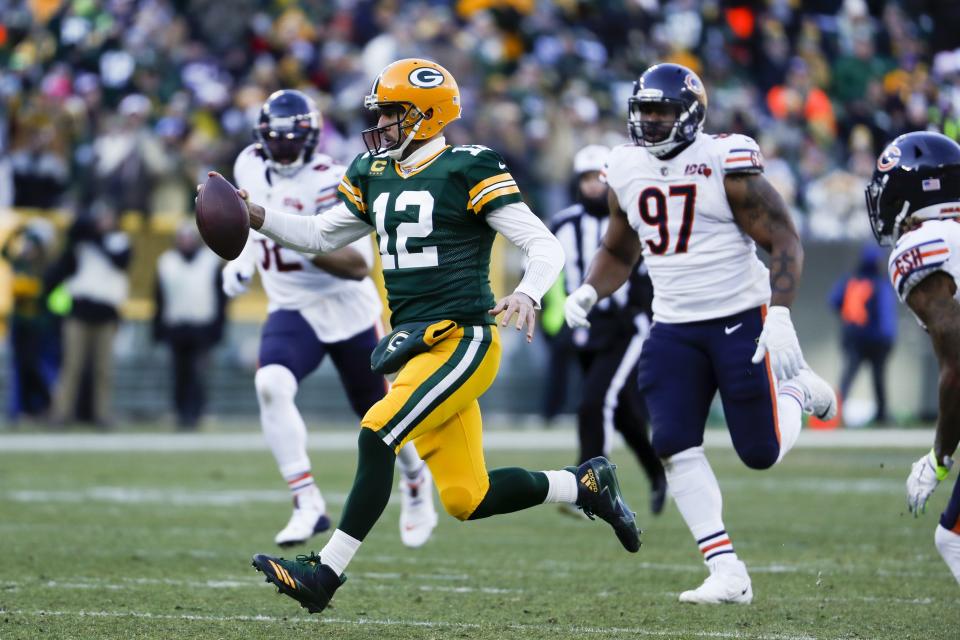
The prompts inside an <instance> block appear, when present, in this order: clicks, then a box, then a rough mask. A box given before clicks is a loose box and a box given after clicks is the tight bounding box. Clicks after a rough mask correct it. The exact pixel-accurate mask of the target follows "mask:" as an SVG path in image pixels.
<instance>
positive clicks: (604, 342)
mask: <svg viewBox="0 0 960 640" xmlns="http://www.w3.org/2000/svg"><path fill="white" fill-rule="evenodd" d="M609 152H610V150H609V149H608V148H607V147H604V146H602V145H589V146H586V147H584V148H583V149H581V150H580V151H579V152H578V153H577V154H576V156H575V157H574V161H573V170H574V177H573V185H572V189H571V191H572V192H573V193H574V194H575V199H576V203H575V204H573V205H572V206H570V207H568V208H566V209H564V210H562V211H560V212H559V213H557V214H556V215H555V216H554V217H553V219H552V221H551V231H553V233H554V235H556V237H557V239H558V240H560V242H561V244H562V245H563V249H564V252H565V253H566V265H565V267H564V278H565V281H566V292H567V294H569V293H570V292H572V291H573V290H574V289H576V288H577V287H579V286H580V283H581V282H582V281H583V278H584V276H585V274H586V269H587V268H588V267H589V265H590V261H591V260H593V256H594V254H595V253H596V252H597V250H598V249H599V248H600V243H601V241H602V240H603V235H604V233H605V232H606V229H607V221H608V217H607V216H608V215H609V210H608V209H607V186H606V184H605V183H604V182H603V181H602V179H601V171H602V169H603V166H604V164H605V163H606V160H607V155H608V154H609ZM652 300H653V285H652V284H651V283H650V277H649V276H648V275H647V269H646V265H644V264H643V261H642V260H641V261H640V262H639V263H638V264H637V267H636V269H635V270H634V272H633V275H632V276H631V277H630V280H629V281H628V282H627V284H625V285H624V286H623V287H621V288H620V289H619V290H618V291H617V292H616V293H614V294H613V295H612V296H610V297H609V298H607V299H605V300H602V301H601V302H599V303H598V304H597V306H596V307H594V309H593V310H592V311H591V312H590V316H589V320H590V325H591V326H590V328H589V329H585V328H578V329H576V330H575V331H574V333H573V345H574V349H575V351H576V357H577V359H578V361H579V364H580V368H581V370H582V372H583V384H582V386H581V397H580V405H579V410H578V412H577V429H578V435H579V439H580V457H579V458H578V460H577V463H578V464H579V463H582V462H583V461H585V460H589V459H590V458H593V457H594V456H599V455H603V456H609V455H610V447H611V440H612V438H613V431H614V429H616V430H617V431H619V432H620V433H621V434H622V435H623V439H624V441H625V442H626V443H627V446H629V447H630V449H631V450H632V451H633V453H634V455H635V456H636V457H637V460H639V462H640V464H641V466H642V467H643V470H644V471H645V472H646V474H647V477H648V478H649V479H650V485H651V499H650V510H651V511H652V512H653V513H655V514H657V513H660V512H661V511H662V510H663V504H664V500H665V498H666V489H667V481H666V477H665V476H664V473H663V465H662V464H661V463H660V459H659V458H658V457H657V455H656V454H655V453H654V451H653V447H652V446H651V445H650V439H649V437H648V435H647V420H646V408H645V406H644V402H643V397H642V395H641V394H640V389H639V385H638V384H637V363H638V361H639V359H640V349H641V347H642V346H643V341H644V339H645V338H646V337H647V333H648V331H649V327H650V317H651V306H650V305H651V302H652Z"/></svg>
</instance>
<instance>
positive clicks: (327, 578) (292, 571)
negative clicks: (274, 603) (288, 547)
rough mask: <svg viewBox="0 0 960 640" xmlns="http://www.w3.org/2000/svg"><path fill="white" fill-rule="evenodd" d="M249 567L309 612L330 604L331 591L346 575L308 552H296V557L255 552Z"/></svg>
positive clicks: (318, 610) (319, 610)
mask: <svg viewBox="0 0 960 640" xmlns="http://www.w3.org/2000/svg"><path fill="white" fill-rule="evenodd" d="M252 564H253V568H254V569H256V570H257V571H262V572H263V574H264V575H265V576H266V580H267V582H272V583H273V584H275V585H276V586H277V591H278V592H279V593H282V594H284V595H287V596H290V597H291V598H293V599H294V600H296V601H297V602H299V603H300V606H301V607H303V608H304V609H306V610H307V611H309V612H310V613H320V612H321V611H323V610H324V609H326V608H327V605H328V604H330V599H331V598H333V594H334V592H336V590H337V589H339V588H340V585H342V584H343V583H344V582H346V581H347V576H338V575H337V574H336V572H334V570H333V569H331V568H330V567H329V566H327V565H325V564H321V562H320V556H319V555H318V554H316V553H313V552H311V553H310V555H309V556H305V555H299V556H297V559H296V560H284V559H283V558H273V557H271V556H267V555H263V554H262V553H258V554H257V555H255V556H253V563H252Z"/></svg>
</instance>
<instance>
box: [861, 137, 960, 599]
mask: <svg viewBox="0 0 960 640" xmlns="http://www.w3.org/2000/svg"><path fill="white" fill-rule="evenodd" d="M866 195H867V213H868V214H869V216H870V225H871V227H872V228H873V233H874V235H875V236H876V237H877V241H878V242H879V243H880V244H881V245H886V246H890V245H895V248H894V250H893V252H892V253H891V254H890V262H889V265H890V267H889V273H890V282H891V283H892V284H893V288H894V289H895V290H896V292H897V296H898V297H899V298H900V300H901V301H903V302H905V303H906V304H907V306H908V307H910V310H911V311H913V313H914V315H915V316H916V317H917V319H918V320H919V321H920V324H921V325H922V326H923V327H924V329H926V331H927V333H928V334H929V335H930V341H931V342H932V343H933V350H934V353H936V356H937V360H938V361H939V363H940V413H939V416H938V418H937V430H936V435H935V436H934V441H933V448H932V449H931V450H930V452H929V453H926V454H924V456H923V457H922V458H920V459H919V460H917V461H916V462H915V463H914V464H913V467H912V468H911V470H910V476H909V477H908V478H907V506H908V508H909V509H910V511H911V512H912V513H913V514H914V516H918V515H919V514H920V513H922V512H924V511H925V510H926V505H927V500H928V499H929V498H930V495H931V494H932V493H933V490H934V489H936V487H937V485H938V484H939V483H940V482H941V481H943V480H945V479H946V477H947V475H948V474H949V473H950V467H952V466H953V460H952V456H953V455H954V454H955V453H956V450H957V444H958V442H960V301H958V300H960V291H958V287H957V283H958V281H960V224H957V223H958V222H960V145H958V144H957V143H956V142H954V141H953V140H951V139H950V138H948V137H946V136H944V135H941V134H939V133H932V132H928V131H918V132H914V133H907V134H905V135H902V136H900V137H899V138H897V139H895V140H894V141H893V142H891V143H890V144H889V145H887V148H886V149H884V151H883V153H881V154H880V157H879V158H878V159H877V167H876V169H875V170H874V172H873V179H872V180H871V181H870V184H869V185H868V186H867V191H866ZM934 543H935V544H936V547H937V551H939V552H940V555H941V557H943V560H944V561H945V562H946V563H947V566H948V567H949V568H950V572H951V573H952V574H953V577H954V578H956V580H957V582H958V583H960V482H955V483H954V485H953V494H951V496H950V501H949V502H948V503H947V508H946V509H945V510H944V512H943V513H942V514H941V516H940V523H939V524H938V525H937V529H936V532H935V533H934Z"/></svg>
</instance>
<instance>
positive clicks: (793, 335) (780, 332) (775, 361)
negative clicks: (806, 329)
mask: <svg viewBox="0 0 960 640" xmlns="http://www.w3.org/2000/svg"><path fill="white" fill-rule="evenodd" d="M767 354H770V369H771V370H772V371H773V375H774V376H776V378H777V380H781V381H782V380H789V379H790V378H793V377H795V376H796V375H797V374H798V373H800V369H801V368H802V367H803V366H804V365H805V363H804V360H803V353H802V352H801V351H800V341H799V340H797V332H796V331H795V330H794V329H793V322H791V321H790V309H787V308H786V307H780V306H776V307H770V308H769V309H768V310H767V317H766V319H765V320H764V322H763V331H761V332H760V338H759V339H758V340H757V350H756V351H755V352H754V354H753V358H752V360H751V361H752V362H753V363H754V364H758V363H760V362H761V361H762V360H763V358H764V356H766V355H767Z"/></svg>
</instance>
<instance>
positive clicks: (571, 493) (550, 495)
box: [543, 469, 577, 504]
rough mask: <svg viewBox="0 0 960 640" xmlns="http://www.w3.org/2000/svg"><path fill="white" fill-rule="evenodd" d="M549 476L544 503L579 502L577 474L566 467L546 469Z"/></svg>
mask: <svg viewBox="0 0 960 640" xmlns="http://www.w3.org/2000/svg"><path fill="white" fill-rule="evenodd" d="M543 474H544V475H545V476H547V482H548V483H549V484H548V485H547V497H546V498H544V499H543V503H544V504H546V503H548V502H561V503H567V504H576V503H577V476H575V475H573V474H572V473H570V472H569V471H567V470H566V469H563V470H560V471H544V472H543Z"/></svg>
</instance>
